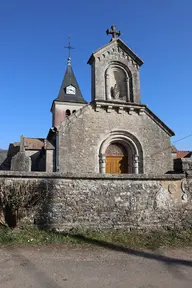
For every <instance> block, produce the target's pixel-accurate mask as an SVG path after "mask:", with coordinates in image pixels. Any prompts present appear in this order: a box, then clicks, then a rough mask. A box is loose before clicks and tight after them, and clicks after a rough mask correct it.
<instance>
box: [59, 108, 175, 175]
mask: <svg viewBox="0 0 192 288" xmlns="http://www.w3.org/2000/svg"><path fill="white" fill-rule="evenodd" d="M111 131H125V132H126V131H128V132H129V133H130V134H132V135H133V136H134V137H136V138H137V139H138V141H139V143H140V144H141V147H142V150H143V160H144V163H143V167H144V173H145V174H150V173H154V174H164V173H166V172H167V171H170V170H173V164H172V162H173V161H172V155H171V144H170V137H169V135H168V134H167V133H166V132H165V131H164V130H163V129H162V128H161V127H160V126H158V125H157V124H156V123H155V122H154V121H153V120H152V119H151V118H150V117H149V116H148V115H147V114H146V113H143V114H142V115H138V113H137V112H133V114H132V115H130V114H128V112H127V111H125V110H124V111H122V113H121V114H118V113H117V111H115V110H112V111H111V113H107V112H106V111H105V110H104V109H101V110H100V111H99V112H95V110H94V108H93V107H92V106H91V105H88V106H86V107H84V108H83V110H82V112H81V114H80V115H78V118H77V117H76V115H72V116H71V117H69V119H67V120H66V121H64V122H63V123H62V125H61V126H60V128H59V163H60V171H61V172H64V173H68V172H73V173H98V172H99V149H100V147H101V143H102V142H103V141H104V140H105V139H106V137H107V135H109V134H110V132H111ZM168 147H170V148H169V149H167V148H168ZM140 160H141V159H140Z"/></svg>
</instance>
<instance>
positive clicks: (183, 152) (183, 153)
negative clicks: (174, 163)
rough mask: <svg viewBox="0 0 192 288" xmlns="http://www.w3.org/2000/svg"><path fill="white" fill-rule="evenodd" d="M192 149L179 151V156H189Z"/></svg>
mask: <svg viewBox="0 0 192 288" xmlns="http://www.w3.org/2000/svg"><path fill="white" fill-rule="evenodd" d="M190 152H191V151H177V158H184V157H185V156H187V155H188V154H189V153H190Z"/></svg>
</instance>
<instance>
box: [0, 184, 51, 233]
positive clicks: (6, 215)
mask: <svg viewBox="0 0 192 288" xmlns="http://www.w3.org/2000/svg"><path fill="white" fill-rule="evenodd" d="M52 191H53V180H50V179H48V180H47V179H45V180H41V181H40V182H36V181H35V180H26V181H23V180H22V181H19V180H18V181H17V183H15V181H14V180H10V179H8V181H7V180H6V179H5V180H1V183H0V214H1V215H0V216H1V217H0V218H1V221H0V222H1V224H2V225H5V226H9V227H11V228H15V227H16V226H18V225H19V224H20V223H21V222H22V220H25V222H26V221H27V222H30V223H31V224H33V222H35V224H37V225H38V226H40V227H41V226H42V225H44V227H47V228H49V225H50V220H49V219H50V217H49V215H50V213H51V212H50V211H52V199H53V192H52Z"/></svg>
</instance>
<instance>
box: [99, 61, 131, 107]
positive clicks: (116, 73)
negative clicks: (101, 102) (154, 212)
mask: <svg viewBox="0 0 192 288" xmlns="http://www.w3.org/2000/svg"><path fill="white" fill-rule="evenodd" d="M105 97H106V100H118V101H119V100H120V101H126V102H134V101H133V89H132V75H131V72H130V70H129V69H128V67H126V66H125V65H123V64H122V63H119V62H113V63H111V64H110V65H109V67H108V68H107V69H106V71H105Z"/></svg>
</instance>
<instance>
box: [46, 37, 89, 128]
mask: <svg viewBox="0 0 192 288" xmlns="http://www.w3.org/2000/svg"><path fill="white" fill-rule="evenodd" d="M65 48H67V49H68V60H67V68H66V71H65V75H64V78H63V81H62V84H61V87H60V90H59V94H58V96H57V98H56V99H55V100H54V101H53V103H52V106H51V112H52V126H53V127H58V126H59V125H60V124H61V122H62V121H63V120H64V119H65V118H66V117H69V116H70V115H71V114H72V113H75V112H76V111H77V110H79V109H80V108H82V106H84V105H85V104H87V102H86V101H85V100H84V98H83V96H82V94H81V90H80V88H79V85H78V82H77V80H76V77H75V74H74V72H73V69H72V64H71V55H70V51H71V49H73V47H71V44H70V37H69V43H68V46H65Z"/></svg>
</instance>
